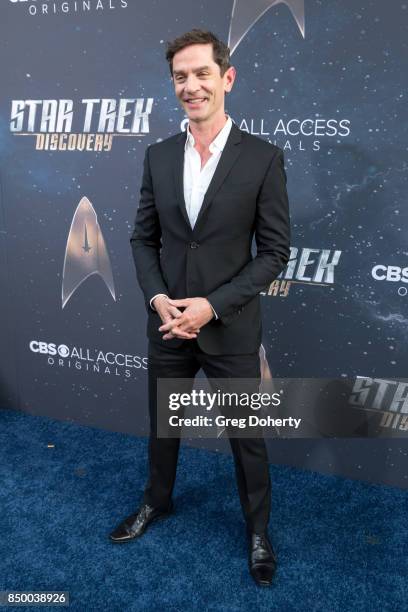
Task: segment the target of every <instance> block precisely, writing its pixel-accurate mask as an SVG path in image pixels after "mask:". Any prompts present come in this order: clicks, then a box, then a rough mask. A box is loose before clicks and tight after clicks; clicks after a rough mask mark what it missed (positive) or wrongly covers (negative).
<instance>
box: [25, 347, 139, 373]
mask: <svg viewBox="0 0 408 612" xmlns="http://www.w3.org/2000/svg"><path fill="white" fill-rule="evenodd" d="M29 347H30V351H31V352H32V353H34V354H35V355H38V356H39V357H42V358H43V359H46V361H47V364H48V365H49V366H51V367H56V368H64V369H71V370H80V371H83V372H92V373H94V374H100V375H105V376H110V375H111V376H123V377H124V378H132V377H133V376H134V377H136V375H137V372H138V371H139V370H141V369H142V370H146V369H147V357H140V356H139V355H127V354H124V353H114V352H113V351H102V350H100V349H91V348H84V347H78V346H68V345H67V344H57V343H56V342H45V341H41V340H31V342H30V344H29Z"/></svg>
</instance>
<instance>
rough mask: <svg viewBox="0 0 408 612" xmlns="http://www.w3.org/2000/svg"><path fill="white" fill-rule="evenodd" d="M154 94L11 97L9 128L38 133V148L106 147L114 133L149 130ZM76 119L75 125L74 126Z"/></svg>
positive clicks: (20, 132) (19, 133) (18, 132)
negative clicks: (111, 96)
mask: <svg viewBox="0 0 408 612" xmlns="http://www.w3.org/2000/svg"><path fill="white" fill-rule="evenodd" d="M153 101H154V98H119V99H115V98H83V99H82V100H81V101H80V102H75V101H74V100H69V99H58V100H11V115H10V132H11V133H12V134H13V135H14V136H31V137H32V136H35V148H36V149H37V150H39V151H103V152H107V151H110V150H111V149H112V144H113V138H114V137H115V136H117V137H118V136H132V137H135V136H136V137H139V138H140V137H142V136H146V134H148V133H149V131H150V129H149V116H150V114H151V112H152V107H153ZM74 123H75V126H74Z"/></svg>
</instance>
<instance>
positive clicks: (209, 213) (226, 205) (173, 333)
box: [110, 30, 290, 585]
mask: <svg viewBox="0 0 408 612" xmlns="http://www.w3.org/2000/svg"><path fill="white" fill-rule="evenodd" d="M166 57H167V60H168V62H169V66H170V73H171V77H172V80H173V83H174V87H175V93H176V96H177V98H178V99H179V101H180V103H181V105H182V107H183V108H184V110H185V112H186V114H187V116H188V119H189V123H188V128H187V130H186V132H184V133H179V134H176V135H175V136H172V137H171V138H167V139H166V140H164V141H162V142H159V143H155V144H153V145H150V146H149V147H148V148H147V151H146V155H145V161H144V172H143V179H142V186H141V199H140V205H139V208H138V211H137V215H136V221H135V228H134V232H133V234H132V237H131V245H132V249H133V256H134V261H135V265H136V271H137V277H138V281H139V284H140V286H141V288H142V291H143V294H144V297H145V301H146V308H147V311H148V328H147V333H148V338H149V353H148V355H149V372H148V377H149V413H150V439H149V479H148V482H147V485H146V488H145V492H144V498H143V500H142V504H141V506H140V508H139V509H138V510H137V511H136V512H135V513H134V514H132V515H131V516H130V517H128V518H127V519H125V520H124V521H123V522H122V523H121V524H120V525H119V526H118V527H117V528H116V529H115V530H114V531H113V532H112V533H111V534H110V538H111V540H113V541H114V542H125V541H129V540H131V539H133V538H135V537H138V536H140V535H142V534H143V533H144V531H145V530H146V528H147V527H148V526H149V525H150V524H151V523H152V522H153V521H155V520H158V519H162V518H166V517H167V516H168V515H169V514H170V513H171V511H172V499H171V496H172V491H173V486H174V481H175V476H176V467H177V458H178V451H179V444H180V439H179V437H177V438H162V437H158V436H157V399H156V390H157V378H184V379H189V380H191V387H192V384H193V381H194V377H195V375H196V373H197V372H198V370H199V369H200V368H202V369H203V370H204V372H205V374H206V376H207V377H208V378H229V379H231V378H236V379H242V378H245V379H255V380H256V381H260V360H259V347H260V344H261V312H260V297H259V293H260V291H262V290H264V289H265V288H266V287H267V286H268V285H269V284H270V283H271V282H272V281H273V280H274V279H275V278H276V277H277V276H278V275H279V273H280V272H281V271H282V270H283V268H284V267H285V265H286V263H287V261H288V258H289V244H290V242H289V241H290V228H289V211H288V198H287V192H286V174H285V170H284V159H283V151H282V150H281V149H280V148H279V147H277V146H275V145H272V144H270V143H267V142H266V141H264V140H262V139H260V138H257V137H255V136H252V135H250V134H247V133H246V132H243V131H241V130H240V129H239V128H238V127H237V126H236V125H235V124H234V123H233V122H232V120H231V118H230V117H228V116H227V115H226V114H225V111H224V98H225V94H226V93H228V92H230V91H231V89H232V86H233V83H234V80H235V74H236V71H235V68H234V67H233V66H231V65H230V63H229V49H228V47H227V46H226V45H225V44H224V43H222V42H221V41H219V40H218V38H217V37H215V36H214V34H212V33H210V32H204V31H201V30H192V31H191V32H188V33H186V34H184V35H183V36H180V37H179V38H177V39H176V40H175V41H173V42H172V43H170V44H168V48H167V56H166ZM253 236H255V240H256V246H257V254H256V257H254V258H253V257H252V254H251V245H252V239H253ZM191 387H190V388H191ZM230 444H231V447H232V451H233V457H234V462H235V470H236V477H237V485H238V491H239V496H240V501H241V506H242V510H243V514H244V518H245V521H246V525H247V531H248V536H249V568H250V572H251V574H252V576H253V578H254V579H255V581H256V582H257V584H259V585H269V584H270V583H271V580H272V577H273V574H274V572H275V569H276V558H275V554H274V551H273V548H272V545H271V543H270V541H269V538H268V533H267V525H268V520H269V512H270V478H269V469H268V457H267V452H266V448H265V442H264V439H263V437H262V436H260V437H258V438H251V439H246V438H244V439H242V438H232V437H231V438H230Z"/></svg>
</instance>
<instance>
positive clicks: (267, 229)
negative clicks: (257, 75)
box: [130, 123, 290, 355]
mask: <svg viewBox="0 0 408 612" xmlns="http://www.w3.org/2000/svg"><path fill="white" fill-rule="evenodd" d="M185 141H186V133H185V132H184V133H180V134H177V135H175V136H172V137H171V138H168V139H166V140H164V141H162V142H159V143H155V144H152V145H150V146H149V147H148V148H147V150H146V154H145V160H144V171H143V179H142V186H141V190H140V193H141V198H140V204H139V208H138V211H137V214H136V220H135V227H134V231H133V233H132V236H131V239H130V242H131V245H132V251H133V257H134V261H135V265H136V272H137V278H138V281H139V284H140V286H141V288H142V291H143V293H144V297H145V302H146V308H147V312H148V326H147V335H148V337H149V338H150V339H151V340H152V341H154V342H159V343H162V344H165V345H166V346H175V347H177V346H179V345H180V344H181V342H182V340H180V339H177V338H175V339H172V340H162V336H163V334H162V333H161V332H159V331H158V328H159V326H160V325H161V320H160V317H159V315H158V314H157V313H156V312H155V311H153V310H152V309H151V307H150V304H149V302H150V300H151V298H152V297H153V296H154V295H155V294H157V293H166V294H167V295H169V297H171V298H173V299H180V298H185V297H200V296H201V297H206V298H207V299H208V300H209V302H210V303H211V305H212V306H213V308H214V309H215V311H216V313H217V315H218V316H219V320H215V319H213V320H211V321H210V322H209V323H207V325H205V326H204V327H202V328H201V331H200V333H199V334H198V337H197V341H198V343H199V345H200V348H201V349H202V350H203V351H204V352H206V353H209V354H213V355H221V354H241V353H250V352H255V351H256V350H258V349H259V346H260V343H261V335H262V328H261V311H260V296H259V292H260V291H262V290H264V289H265V288H266V287H268V285H269V284H270V283H271V282H272V281H273V280H274V279H275V278H276V277H277V276H278V275H279V273H280V272H281V271H282V269H283V268H284V267H285V266H286V264H287V261H288V259H289V252H290V251H289V244H290V226H289V210H288V196H287V191H286V173H285V169H284V158H283V151H282V149H280V148H279V147H277V146H275V145H272V144H270V143H267V142H266V141H264V140H262V139H261V138H258V137H256V136H253V135H251V134H248V133H246V132H243V131H241V130H240V129H239V128H238V127H237V126H236V125H235V124H234V123H233V125H232V128H231V132H230V134H229V137H228V140H227V142H226V145H225V147H224V149H223V151H222V153H221V157H220V159H219V161H218V165H217V168H216V170H215V173H214V176H213V178H212V181H211V183H210V185H209V187H208V190H207V192H206V194H205V197H204V201H203V204H202V207H201V210H200V213H199V215H198V218H197V221H196V224H195V226H194V229H191V226H190V222H189V219H188V216H187V211H186V207H185V202H184V195H183V162H184V145H185ZM254 235H255V240H256V246H257V254H256V256H255V257H253V256H252V253H251V245H252V239H253V236H254Z"/></svg>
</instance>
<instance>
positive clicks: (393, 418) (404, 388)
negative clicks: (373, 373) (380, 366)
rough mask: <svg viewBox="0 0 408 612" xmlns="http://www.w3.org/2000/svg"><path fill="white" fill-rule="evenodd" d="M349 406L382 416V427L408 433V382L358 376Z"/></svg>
mask: <svg viewBox="0 0 408 612" xmlns="http://www.w3.org/2000/svg"><path fill="white" fill-rule="evenodd" d="M349 404H350V405H351V406H355V407H358V408H362V409H364V410H368V411H370V412H373V413H377V414H379V415H380V416H381V420H380V423H379V425H380V427H382V428H384V429H393V430H395V431H399V432H406V431H408V382H407V381H406V380H387V379H383V378H370V377H369V376H357V378H356V379H355V382H354V387H353V390H352V393H351V395H350V398H349Z"/></svg>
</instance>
